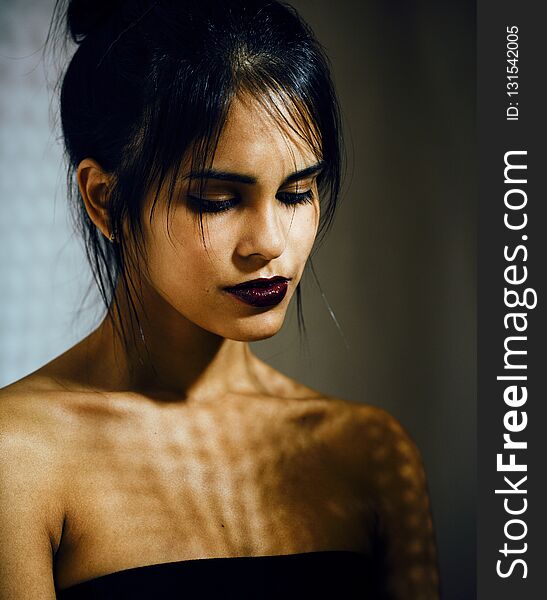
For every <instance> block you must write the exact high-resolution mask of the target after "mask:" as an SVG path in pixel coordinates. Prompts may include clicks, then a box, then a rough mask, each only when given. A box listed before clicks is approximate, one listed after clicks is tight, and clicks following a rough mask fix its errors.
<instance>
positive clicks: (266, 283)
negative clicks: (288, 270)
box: [224, 276, 290, 307]
mask: <svg viewBox="0 0 547 600" xmlns="http://www.w3.org/2000/svg"><path fill="white" fill-rule="evenodd" d="M289 281H290V278H287V277H280V276H276V277H270V278H269V279H268V278H263V277H261V278H259V279H252V280H251V281H244V282H243V283H239V284H238V285H235V286H233V287H226V288H224V290H225V291H227V292H228V293H230V294H232V295H233V296H235V297H236V298H237V299H238V300H241V301H242V302H245V304H249V305H251V306H257V307H264V306H275V305H276V304H279V303H280V302H281V301H282V300H283V298H284V297H285V294H286V293H287V289H288V287H289Z"/></svg>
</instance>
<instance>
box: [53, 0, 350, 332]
mask: <svg viewBox="0 0 547 600" xmlns="http://www.w3.org/2000/svg"><path fill="white" fill-rule="evenodd" d="M56 15H57V20H58V21H57V23H58V24H59V22H61V20H62V21H64V19H66V23H67V27H68V32H69V34H70V36H71V38H72V40H73V41H74V42H76V43H77V44H78V48H77V50H76V52H75V54H74V56H73V57H72V60H71V61H70V64H69V66H68V68H67V70H66V73H65V75H64V78H63V79H62V86H61V123H62V130H63V136H64V142H65V148H66V154H67V158H68V163H69V168H68V180H69V189H70V190H71V200H72V204H73V215H74V216H75V217H76V223H77V226H78V229H79V230H80V231H81V233H82V235H83V237H84V240H85V248H86V254H87V258H88V260H89V262H90V264H91V267H92V271H93V275H94V279H95V281H96V283H97V285H98V287H99V290H100V293H101V296H102V299H103V301H104V304H105V306H106V308H107V311H108V314H109V315H110V316H112V314H113V312H112V311H114V309H116V310H117V311H118V315H119V311H120V307H119V306H118V305H117V303H116V298H115V294H114V291H115V288H116V285H117V284H118V281H120V280H121V282H122V283H123V289H124V291H125V294H126V296H127V299H128V305H129V306H130V307H131V308H132V311H131V312H132V314H133V317H132V318H133V319H136V323H137V324H138V314H137V311H136V309H135V302H134V293H135V291H136V289H137V285H136V283H135V282H134V281H131V278H130V277H129V276H128V269H127V267H128V265H129V264H130V262H131V261H133V260H135V257H136V256H138V255H139V256H143V253H144V245H143V244H142V241H143V229H142V223H141V209H142V203H143V200H144V198H145V196H146V194H147V193H148V192H150V191H151V190H156V194H155V199H154V203H153V207H152V213H153V211H154V207H155V204H156V202H157V200H158V195H159V190H160V188H161V187H162V186H164V185H168V188H167V189H168V198H169V206H170V204H171V198H172V196H173V190H174V186H175V182H176V179H177V175H178V171H179V168H180V165H181V162H182V159H183V157H184V156H187V153H188V152H191V161H192V170H194V168H197V169H200V168H204V167H205V166H206V165H207V164H210V163H209V161H212V157H213V155H214V150H215V148H216V144H217V143H218V138H219V136H220V133H221V131H222V127H223V125H224V123H225V120H226V117H227V113H228V109H229V107H230V103H231V102H232V100H233V99H234V97H235V96H236V94H238V93H249V94H250V95H251V96H252V97H254V98H256V99H257V100H259V101H260V102H262V103H263V104H264V106H265V107H266V109H267V110H268V111H269V112H270V114H272V116H274V117H275V118H276V121H277V122H278V123H279V124H280V126H281V127H284V128H290V129H291V130H292V131H293V132H295V131H296V128H295V127H294V124H291V123H290V122H289V120H288V119H287V118H286V117H284V116H283V114H282V112H281V111H280V110H279V109H277V110H276V109H275V108H272V106H274V107H275V102H274V103H271V102H268V101H267V100H268V98H272V97H277V98H279V97H281V98H282V99H283V103H284V105H285V106H284V108H286V109H287V110H288V111H289V114H290V117H291V119H292V121H293V122H294V123H296V124H297V128H298V131H296V133H297V134H298V135H299V136H300V138H301V139H304V140H305V141H306V142H307V143H309V144H310V147H311V148H312V149H313V151H314V152H315V153H316V155H317V156H320V157H321V158H322V160H323V161H324V162H325V168H324V170H323V171H322V173H321V174H320V176H319V178H318V180H317V183H318V189H319V193H320V198H321V200H320V201H321V220H320V224H319V235H318V238H319V239H320V238H322V236H323V234H324V233H325V232H326V230H327V229H328V228H329V226H330V224H331V221H332V218H333V216H334V211H335V207H336V203H337V199H338V196H339V193H340V181H341V169H342V143H341V124H340V113H339V107H338V103H337V99H336V95H335V92H334V87H333V84H332V81H331V77H330V71H329V65H328V59H327V57H326V55H325V53H324V51H323V49H322V47H321V46H320V44H319V43H318V42H317V40H316V39H315V36H314V34H313V32H312V31H311V29H310V27H309V26H308V25H307V24H306V23H305V22H304V21H303V20H302V19H301V18H300V17H299V15H298V13H297V12H296V10H295V9H294V8H293V7H291V6H289V5H287V4H284V3H282V2H279V1H277V0H126V1H123V0H122V1H120V0H118V1H108V0H102V1H100V0H72V1H71V2H69V5H68V8H64V6H63V3H62V2H60V1H59V0H58V2H57V5H56ZM173 132H176V135H174V134H173ZM86 157H89V158H94V159H95V160H96V161H97V162H98V163H99V164H100V165H101V167H102V168H103V169H104V170H105V171H107V172H109V173H110V174H112V175H113V182H114V183H113V186H112V188H111V189H110V190H109V200H108V214H109V219H110V231H114V232H116V242H117V243H114V244H111V243H109V242H108V241H107V240H106V238H105V237H104V236H103V235H102V233H101V232H100V231H99V230H98V229H97V228H96V227H95V225H94V224H93V222H92V221H91V219H90V218H89V215H88V214H87V211H86V209H85V206H84V204H83V202H82V199H81V197H80V194H79V190H78V186H77V183H76V180H75V173H76V169H77V166H78V164H79V163H80V162H81V161H82V160H83V159H84V158H86ZM168 214H169V213H168ZM151 218H152V217H151ZM168 220H169V219H168ZM123 223H125V225H126V227H127V230H128V232H129V233H130V240H127V239H124V237H123V236H124V228H123V227H122V224H123ZM200 223H201V231H202V235H203V223H202V221H201V214H200ZM167 226H168V227H169V224H167ZM128 241H131V244H128V243H127V242H128ZM203 241H204V242H205V239H204V238H203ZM297 308H298V320H299V325H300V327H301V329H302V328H303V327H304V322H303V317H302V311H301V292H300V286H298V288H297ZM120 323H121V319H120ZM134 324H135V321H133V323H132V329H133V333H134V327H133V325H134ZM122 327H123V324H122ZM121 333H122V335H123V338H124V340H126V335H125V333H126V332H125V331H122V332H121ZM126 341H127V340H126Z"/></svg>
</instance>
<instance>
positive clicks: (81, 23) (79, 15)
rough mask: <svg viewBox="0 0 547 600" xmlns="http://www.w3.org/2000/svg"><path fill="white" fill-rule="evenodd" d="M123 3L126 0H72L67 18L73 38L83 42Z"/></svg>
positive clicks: (77, 41)
mask: <svg viewBox="0 0 547 600" xmlns="http://www.w3.org/2000/svg"><path fill="white" fill-rule="evenodd" d="M123 3H124V0H70V2H69V5H68V8H67V11H66V20H67V26H68V31H69V33H70V35H71V37H72V39H73V40H74V41H75V42H76V43H78V44H79V43H81V42H82V41H83V40H84V38H85V37H86V36H87V35H89V34H90V33H91V32H92V31H93V30H95V29H96V28H97V27H99V26H100V25H102V24H103V23H104V22H105V21H107V20H108V18H109V17H110V16H111V15H112V14H114V12H116V10H118V8H119V7H120V6H121V5H122V4H123Z"/></svg>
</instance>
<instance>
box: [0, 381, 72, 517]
mask: <svg viewBox="0 0 547 600" xmlns="http://www.w3.org/2000/svg"><path fill="white" fill-rule="evenodd" d="M55 398H56V395H55V394H54V393H52V391H49V390H46V389H40V388H38V387H36V386H34V385H32V384H27V383H26V382H24V381H22V382H17V383H15V384H12V385H10V386H7V387H5V388H2V389H1V390H0V456H1V469H2V471H1V472H2V479H3V483H4V484H6V483H10V484H11V485H12V489H13V491H15V489H17V491H18V492H19V498H20V500H19V501H20V502H33V503H35V502H40V504H42V505H43V506H42V508H43V510H44V511H45V510H48V511H50V510H54V507H52V506H51V505H50V502H51V501H52V497H53V492H54V490H55V488H56V486H57V485H58V483H59V475H60V472H61V470H60V469H59V459H60V457H61V456H62V453H63V450H64V448H63V446H64V445H66V444H65V441H66V437H65V436H66V434H67V430H66V427H64V425H65V424H66V422H67V414H66V411H64V410H63V408H62V404H61V403H59V402H56V400H55ZM13 486H14V487H13ZM9 489H10V488H9V486H7V487H6V486H5V487H4V490H5V491H6V490H8V491H9ZM44 492H47V493H44ZM42 493H44V494H43V496H41V495H40V494H42ZM34 506H35V508H37V506H36V504H34Z"/></svg>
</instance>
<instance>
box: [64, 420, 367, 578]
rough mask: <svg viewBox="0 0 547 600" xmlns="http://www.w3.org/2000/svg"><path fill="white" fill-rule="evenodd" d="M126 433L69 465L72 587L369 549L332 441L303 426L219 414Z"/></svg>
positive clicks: (359, 502)
mask: <svg viewBox="0 0 547 600" xmlns="http://www.w3.org/2000/svg"><path fill="white" fill-rule="evenodd" d="M128 431H129V432H131V429H129V430H128V428H127V427H124V428H120V429H119V430H116V427H114V428H113V429H112V431H110V432H109V433H108V434H107V435H104V436H98V437H97V438H96V439H94V440H93V443H91V444H89V445H88V446H87V447H86V448H85V449H84V451H82V452H81V453H79V458H78V460H77V461H75V462H74V464H73V473H74V474H73V478H72V482H71V485H70V493H69V501H68V518H67V528H66V535H65V536H64V546H63V547H62V549H61V552H60V553H59V556H60V557H61V558H63V560H62V565H63V567H62V569H63V570H64V572H65V574H66V579H67V580H70V579H71V578H73V579H75V580H78V579H83V578H85V575H86V574H88V573H89V572H92V573H101V572H102V573H106V572H111V571H112V570H116V569H122V568H130V567H131V566H136V565H139V564H153V563H158V562H170V561H175V560H177V561H178V560H190V559H194V558H205V557H220V556H249V555H270V554H285V553H296V552H308V551H314V550H324V549H349V550H358V551H363V550H364V549H365V548H364V540H366V539H367V536H368V533H367V532H368V530H369V529H370V527H371V525H372V522H371V511H370V507H369V506H368V503H367V499H366V498H364V497H363V496H362V494H359V491H358V489H357V487H356V485H355V482H354V481H353V479H352V476H351V473H350V472H349V471H348V469H346V468H345V467H344V465H343V464H341V463H340V461H339V460H338V459H337V457H336V453H335V452H334V451H333V448H332V446H331V444H330V443H329V442H328V436H325V435H323V434H319V433H318V431H317V429H315V428H312V429H310V428H309V427H307V426H305V425H303V422H302V420H297V421H296V422H293V421H292V420H289V421H287V420H284V419H281V420H279V419H277V420H268V419H246V418H243V417H241V416H239V417H236V416H234V415H229V414H228V413H225V414H224V415H223V418H222V419H221V420H220V421H219V420H218V419H216V418H215V417H213V416H211V415H200V416H199V418H194V419H186V420H180V421H178V422H177V421H175V422H169V423H166V422H163V421H160V422H158V424H157V427H153V426H152V427H148V428H146V429H145V430H143V429H140V430H133V431H132V433H128ZM82 565H85V566H84V567H82ZM113 565H114V566H115V567H114V568H113ZM82 568H83V569H84V570H86V573H83V572H81V571H82Z"/></svg>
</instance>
